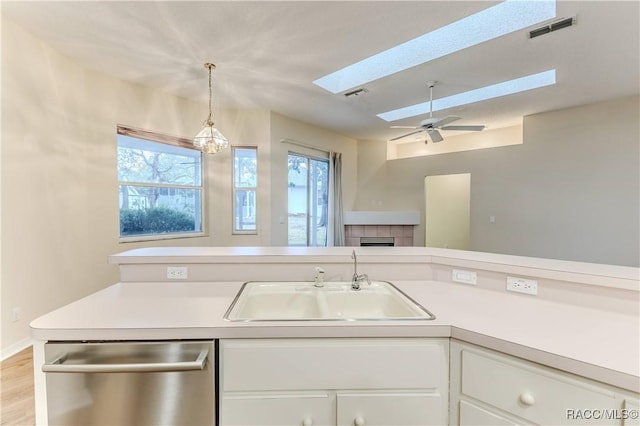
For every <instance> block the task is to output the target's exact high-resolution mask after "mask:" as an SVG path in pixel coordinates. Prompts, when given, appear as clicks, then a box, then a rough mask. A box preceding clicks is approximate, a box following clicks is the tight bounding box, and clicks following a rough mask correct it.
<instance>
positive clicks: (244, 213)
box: [234, 189, 256, 231]
mask: <svg viewBox="0 0 640 426" xmlns="http://www.w3.org/2000/svg"><path fill="white" fill-rule="evenodd" d="M235 209H236V211H235V215H234V216H235V222H236V223H235V230H236V231H255V230H256V191H255V190H247V189H237V190H236V199H235Z"/></svg>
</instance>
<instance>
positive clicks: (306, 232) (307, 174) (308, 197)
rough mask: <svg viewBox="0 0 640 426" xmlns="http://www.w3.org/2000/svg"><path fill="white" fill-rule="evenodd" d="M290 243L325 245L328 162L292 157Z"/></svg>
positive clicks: (289, 197)
mask: <svg viewBox="0 0 640 426" xmlns="http://www.w3.org/2000/svg"><path fill="white" fill-rule="evenodd" d="M288 168H289V173H288V178H289V179H288V182H289V183H288V213H289V214H288V220H289V225H288V244H289V245H290V246H326V245H327V222H328V219H327V217H328V216H327V215H328V209H327V208H328V182H329V162H328V161H326V160H318V159H313V158H309V157H305V156H302V155H296V154H289V159H288Z"/></svg>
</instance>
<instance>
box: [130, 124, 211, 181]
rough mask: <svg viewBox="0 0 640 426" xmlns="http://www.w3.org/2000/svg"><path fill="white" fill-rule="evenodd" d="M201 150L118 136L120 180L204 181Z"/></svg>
mask: <svg viewBox="0 0 640 426" xmlns="http://www.w3.org/2000/svg"><path fill="white" fill-rule="evenodd" d="M201 170H202V166H201V153H200V151H195V150H192V149H187V148H181V147H177V146H172V145H167V144H163V143H157V142H150V141H146V140H144V139H137V138H132V137H129V136H124V135H118V180H119V181H121V182H138V183H169V184H175V185H197V186H199V185H201V184H202V173H201Z"/></svg>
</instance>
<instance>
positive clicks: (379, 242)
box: [360, 237, 395, 247]
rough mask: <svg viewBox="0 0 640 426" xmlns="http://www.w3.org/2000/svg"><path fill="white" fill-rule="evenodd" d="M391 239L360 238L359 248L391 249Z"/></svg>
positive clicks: (393, 239)
mask: <svg viewBox="0 0 640 426" xmlns="http://www.w3.org/2000/svg"><path fill="white" fill-rule="evenodd" d="M393 246H395V238H393V237H360V247H393Z"/></svg>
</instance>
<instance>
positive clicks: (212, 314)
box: [31, 281, 640, 392]
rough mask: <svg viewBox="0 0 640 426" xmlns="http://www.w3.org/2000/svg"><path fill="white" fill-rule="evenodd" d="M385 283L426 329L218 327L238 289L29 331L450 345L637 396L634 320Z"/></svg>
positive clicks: (183, 292)
mask: <svg viewBox="0 0 640 426" xmlns="http://www.w3.org/2000/svg"><path fill="white" fill-rule="evenodd" d="M394 284H395V285H396V286H397V287H398V288H400V289H401V290H402V291H404V292H405V293H407V294H408V295H409V296H410V297H412V298H413V299H414V300H415V301H417V302H418V303H420V304H421V305H423V306H424V307H425V308H427V309H429V310H430V311H431V312H433V313H434V314H435V315H436V317H437V318H436V320H434V321H355V322H352V321H349V322H336V321H312V322H311V321H307V322H304V321H301V322H297V321H296V322H228V321H225V320H224V319H223V315H224V314H225V312H226V310H227V308H228V307H229V305H230V304H231V302H232V301H233V298H234V297H235V295H236V293H237V291H238V290H239V288H240V286H241V283H240V282H211V283H207V282H184V283H172V282H157V283H154V282H151V283H119V284H115V285H113V286H110V287H108V288H106V289H104V290H102V291H99V292H97V293H95V294H92V295H90V296H88V297H85V298H84V299H81V300H78V301H76V302H73V303H71V304H69V305H67V306H64V307H62V308H60V309H58V310H55V311H53V312H51V313H49V314H46V315H44V316H42V317H40V318H38V319H36V320H34V321H33V322H32V323H31V327H32V335H33V337H34V338H35V339H37V340H44V341H46V340H154V339H202V338H269V337H418V336H424V337H454V338H457V339H460V340H464V341H467V342H470V343H475V344H479V345H482V346H486V347H489V348H491V349H495V350H499V351H503V352H505V353H510V354H512V355H515V356H521V357H523V358H526V359H530V360H532V361H535V362H539V363H541V364H545V365H549V366H551V367H555V368H560V369H562V370H565V371H569V372H572V373H576V374H580V375H583V376H585V377H589V378H592V379H595V380H599V381H602V382H605V383H609V384H612V385H615V386H619V387H622V388H625V389H630V390H634V391H636V392H638V391H639V390H640V389H639V388H640V384H639V383H640V322H639V319H638V317H637V316H632V315H626V314H621V313H616V312H611V311H606V310H598V309H594V308H587V307H581V306H574V305H570V304H565V303H560V302H553V301H549V300H540V299H536V298H535V297H533V298H532V297H530V296H526V295H519V294H508V293H502V292H497V291H493V290H487V289H480V288H473V287H469V286H465V285H458V284H449V283H441V282H437V281H420V282H418V281H398V282H394Z"/></svg>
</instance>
